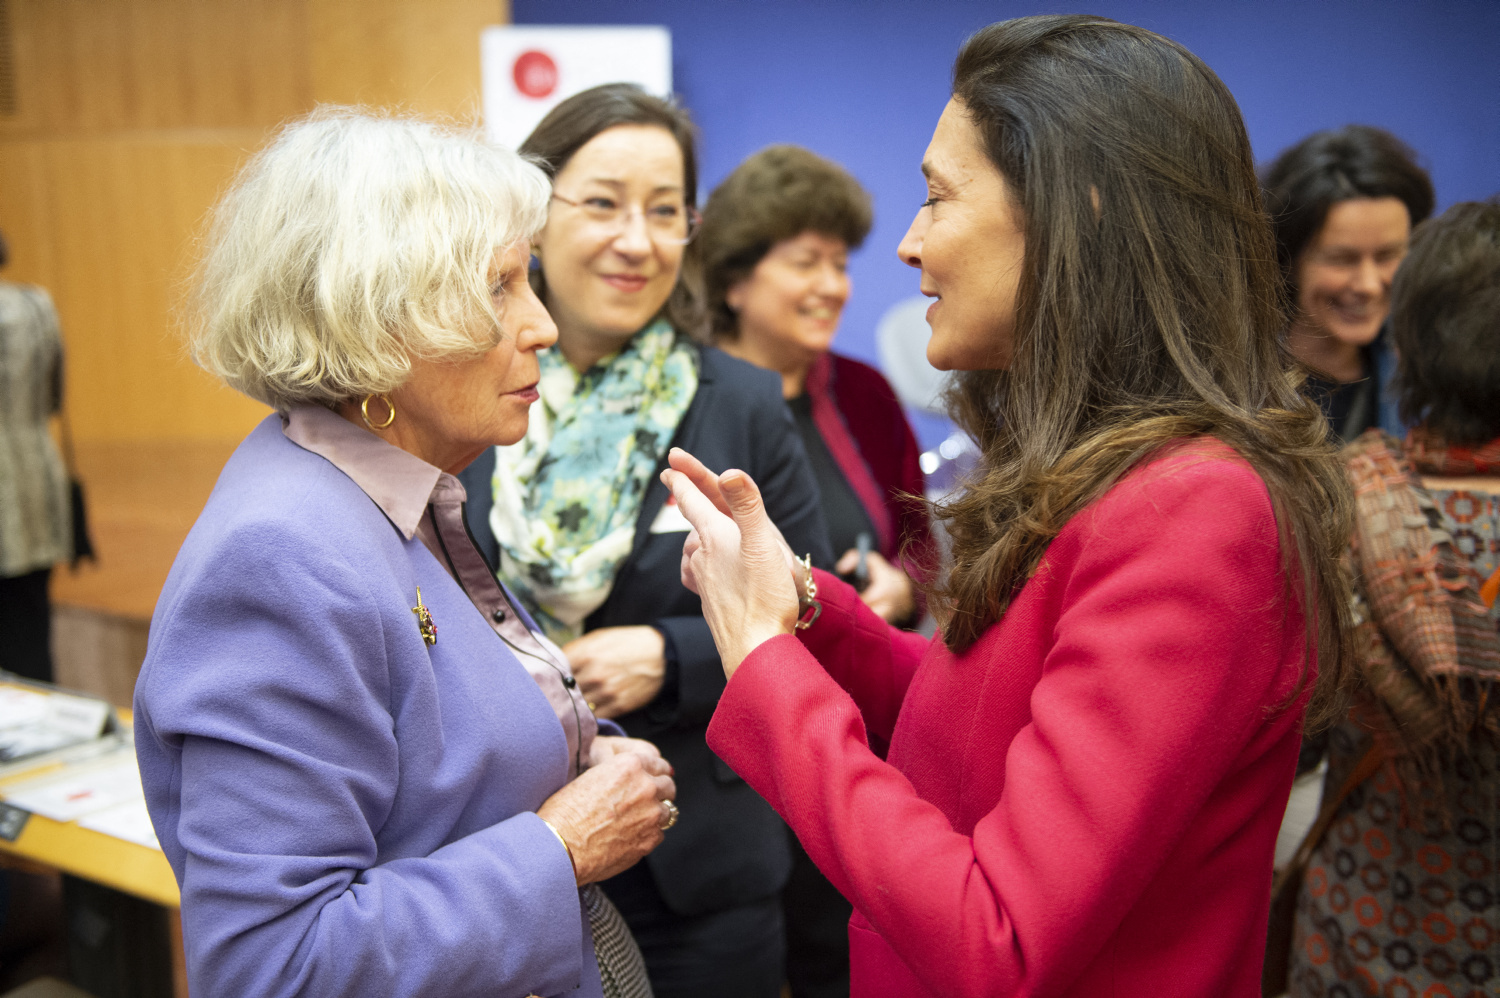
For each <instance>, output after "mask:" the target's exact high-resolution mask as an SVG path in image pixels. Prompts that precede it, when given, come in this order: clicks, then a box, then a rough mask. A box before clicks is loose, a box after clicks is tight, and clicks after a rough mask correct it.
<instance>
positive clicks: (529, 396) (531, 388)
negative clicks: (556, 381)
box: [506, 384, 542, 405]
mask: <svg viewBox="0 0 1500 998" xmlns="http://www.w3.org/2000/svg"><path fill="white" fill-rule="evenodd" d="M506 395H508V396H509V397H510V398H513V399H517V400H518V401H521V402H525V403H526V404H527V405H530V404H531V403H533V402H535V401H536V400H537V399H539V398H541V397H542V393H541V392H539V391H537V390H536V385H535V384H530V385H527V386H526V387H525V388H517V389H516V390H515V391H513V392H506Z"/></svg>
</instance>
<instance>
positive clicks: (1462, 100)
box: [511, 0, 1500, 442]
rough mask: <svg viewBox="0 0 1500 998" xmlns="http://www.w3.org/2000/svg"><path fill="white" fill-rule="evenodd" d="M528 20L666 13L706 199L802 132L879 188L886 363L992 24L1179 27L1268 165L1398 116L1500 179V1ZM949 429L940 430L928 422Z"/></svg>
mask: <svg viewBox="0 0 1500 998" xmlns="http://www.w3.org/2000/svg"><path fill="white" fill-rule="evenodd" d="M511 9H512V16H513V18H514V21H515V23H516V24H664V25H666V26H667V27H669V28H670V29H671V30H672V49H673V63H674V66H673V72H674V81H675V86H676V89H677V91H678V93H679V94H680V95H681V96H682V99H683V101H684V102H685V103H686V104H687V106H688V107H689V108H691V110H692V112H693V114H694V116H695V118H696V119H697V121H698V123H699V125H700V127H701V129H702V135H703V145H702V161H703V166H702V171H701V172H702V182H703V183H704V185H705V186H704V189H703V191H702V192H701V193H700V197H702V196H705V195H706V194H707V191H708V190H709V189H711V188H712V186H713V185H714V184H716V183H718V182H719V181H720V180H722V179H723V178H724V177H725V176H726V175H727V174H728V173H729V171H730V170H732V169H734V167H735V165H736V164H737V163H738V162H739V161H740V160H741V159H743V158H744V157H745V156H747V155H749V154H750V153H752V152H754V151H755V150H757V149H759V148H761V147H763V146H766V145H769V144H771V143H773V142H796V143H800V144H801V145H805V146H807V147H809V148H811V149H813V150H815V151H816V152H819V153H821V154H823V155H825V156H828V157H830V158H832V159H835V160H838V161H839V162H841V163H843V164H844V165H845V166H847V167H848V168H849V169H850V170H852V171H853V172H854V174H855V175H856V176H858V177H859V178H860V180H861V181H862V182H863V183H864V184H865V185H866V186H867V187H868V188H869V189H870V192H871V193H872V195H873V196H874V198H875V211H876V220H875V228H874V231H873V232H872V233H871V234H870V238H869V241H868V242H866V244H865V247H864V249H863V250H862V251H861V252H859V253H858V254H857V255H856V256H855V258H854V261H853V264H852V267H851V274H852V276H853V279H854V296H853V298H852V299H851V300H850V303H849V307H848V310H847V312H846V313H845V320H844V325H843V329H842V330H841V332H840V334H839V340H838V347H839V349H840V350H841V351H843V352H846V353H851V354H854V355H856V356H860V357H864V358H867V359H871V360H873V359H874V358H875V341H874V328H875V324H876V322H877V320H878V319H879V317H880V315H881V314H882V313H883V312H884V311H885V310H886V308H888V307H889V306H890V305H891V304H893V303H895V302H896V301H899V300H900V299H902V298H906V297H909V296H911V295H914V294H916V291H917V277H916V274H915V272H914V271H911V270H909V269H908V268H906V267H904V266H902V265H901V264H900V263H899V262H898V261H897V260H896V257H895V248H896V243H897V242H898V241H899V240H900V238H901V235H902V233H903V232H904V231H905V230H906V226H907V224H908V223H909V222H910V220H911V216H912V214H913V213H914V212H915V210H916V207H917V204H918V203H919V202H920V201H921V200H922V198H923V196H924V195H923V188H922V182H921V177H920V175H919V174H918V172H917V167H918V164H919V163H920V161H921V157H922V150H923V149H924V148H925V147H926V144H927V140H928V139H929V138H930V136H931V134H932V127H933V125H934V123H935V122H936V121H937V116H938V113H939V112H940V111H941V110H942V107H943V104H944V103H945V101H946V100H947V97H948V74H949V70H950V67H951V65H952V62H953V57H954V55H955V54H956V53H957V51H958V47H959V45H960V43H961V42H962V41H963V39H964V38H965V37H966V36H967V35H968V34H969V33H970V32H972V31H974V30H975V29H977V28H980V27H982V26H984V25H986V24H989V23H990V22H992V21H997V20H1002V19H1004V18H1007V17H1015V16H1019V15H1022V14H1033V13H1047V12H1064V11H1076V10H1080V9H1081V10H1085V11H1087V12H1089V13H1096V14H1101V15H1104V16H1107V17H1113V18H1117V19H1119V20H1122V21H1129V22H1131V23H1134V24H1139V25H1142V26H1144V27H1147V28H1150V29H1152V30H1154V31H1159V32H1161V33H1162V34H1164V35H1168V36H1169V37H1172V38H1174V39H1176V40H1178V41H1180V42H1182V43H1183V44H1184V45H1186V46H1187V47H1188V48H1190V49H1192V50H1193V51H1194V52H1196V53H1197V54H1198V55H1199V56H1201V57H1202V58H1203V59H1204V61H1205V62H1207V63H1208V64H1209V65H1210V66H1212V67H1213V68H1214V70H1215V71H1216V72H1218V74H1219V75H1220V76H1221V77H1222V78H1223V79H1224V81H1225V83H1227V84H1228V85H1229V88H1230V89H1231V90H1232V91H1234V93H1235V96H1236V97H1237V98H1238V99H1239V102H1240V107H1241V109H1242V110H1243V112H1244V115H1245V121H1246V124H1247V125H1248V127H1249V130H1250V138H1251V140H1252V141H1253V142H1254V144H1255V150H1256V154H1257V156H1258V157H1260V158H1262V159H1267V158H1270V157H1273V156H1274V155H1275V154H1276V153H1277V152H1279V151H1280V150H1281V149H1284V148H1286V147H1287V146H1288V145H1291V144H1292V143H1293V142H1295V141H1296V140H1297V139H1299V138H1301V137H1302V136H1303V135H1305V134H1307V133H1308V132H1312V131H1316V130H1318V129H1321V128H1331V127H1336V126H1338V125H1343V124H1347V123H1349V122H1363V123H1366V124H1372V125H1379V126H1381V127H1383V128H1387V129H1389V130H1391V131H1392V132H1394V133H1396V134H1397V135H1399V136H1401V137H1402V138H1403V139H1405V140H1406V141H1407V142H1408V143H1410V144H1411V145H1412V146H1414V147H1415V148H1416V149H1417V150H1418V152H1419V153H1420V154H1421V155H1422V157H1423V158H1424V160H1425V161H1426V165H1427V166H1428V167H1429V168H1430V169H1431V171H1432V175H1433V181H1434V183H1435V184H1436V186H1437V193H1438V203H1439V206H1440V208H1441V207H1442V206H1446V205H1448V204H1450V203H1452V202H1454V201H1463V200H1469V199H1474V198H1482V197H1486V196H1488V195H1490V194H1493V193H1495V192H1497V191H1500V0H1480V2H1456V0H1449V2H1421V3H1417V2H1414V0H1408V2H1404V3H1403V2H1391V0H1365V2H1357V3H1356V2H1345V0H1338V2H1330V0H1261V2H1256V3H1228V2H1204V0H1175V2H1148V0H1133V2H1132V0H1104V2H1095V3H1092V4H1087V5H1084V4H1080V5H1076V6H1075V5H1072V4H1066V5H1064V4H1057V3H1046V2H1043V3H1037V4H1032V5H1025V6H1023V5H1019V4H1014V3H1004V2H994V3H974V2H962V0H922V2H910V0H906V2H897V0H835V2H826V0H825V2H818V0H801V2H796V0H753V2H751V0H512V4H511ZM923 429H924V430H927V431H928V432H924V433H923V434H922V435H923V436H924V437H928V438H929V442H930V435H931V432H933V431H934V430H935V427H923Z"/></svg>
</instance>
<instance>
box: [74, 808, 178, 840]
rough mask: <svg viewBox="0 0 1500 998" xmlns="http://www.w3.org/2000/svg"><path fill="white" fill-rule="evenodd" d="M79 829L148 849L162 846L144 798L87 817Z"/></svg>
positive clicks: (80, 823) (81, 822)
mask: <svg viewBox="0 0 1500 998" xmlns="http://www.w3.org/2000/svg"><path fill="white" fill-rule="evenodd" d="M78 827H80V828H89V829H93V830H94V831H96V832H103V833H104V834H105V835H112V836H114V837H115V838H117V839H124V840H125V841H126V842H134V843H135V844H136V845H142V846H145V847H146V848H148V849H160V848H161V844H160V843H159V842H157V841H156V830H155V829H154V828H152V827H151V815H150V814H148V813H147V812H146V801H145V799H144V798H141V799H139V800H132V801H126V802H125V803H124V804H116V805H115V806H114V807H107V808H105V809H104V810H102V811H95V812H94V813H93V814H89V815H85V816H84V817H83V818H82V819H81V820H80V821H79V822H78Z"/></svg>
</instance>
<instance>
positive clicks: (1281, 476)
mask: <svg viewBox="0 0 1500 998" xmlns="http://www.w3.org/2000/svg"><path fill="white" fill-rule="evenodd" d="M922 172H923V174H924V175H925V177H926V180H927V192H928V199H927V201H926V202H925V203H924V204H923V205H922V206H921V208H920V209H919V210H918V212H917V216H916V218H915V219H914V220H913V222H912V225H911V228H910V229H909V230H908V232H907V234H906V237H905V238H904V239H903V240H902V243H901V246H900V248H899V249H898V253H899V254H900V256H901V258H902V259H903V260H904V261H905V262H907V263H908V264H910V265H911V266H913V267H917V268H920V270H921V275H922V279H921V289H922V292H923V293H924V294H925V295H927V296H929V297H933V298H936V299H937V300H936V302H935V303H934V305H933V307H932V309H931V310H929V312H928V321H929V323H930V324H931V326H932V338H931V340H930V341H929V342H928V346H927V357H928V359H929V360H930V361H931V362H932V364H933V366H935V367H937V368H939V369H943V370H953V371H960V372H963V373H961V374H959V375H958V384H957V386H956V388H955V392H954V394H953V399H954V404H953V406H952V411H953V414H954V416H955V417H956V418H957V420H958V422H959V425H961V426H962V427H964V428H965V429H966V430H967V431H969V432H970V433H971V434H972V435H973V436H974V439H975V441H976V443H977V444H978V445H979V447H980V451H981V454H982V462H981V464H980V466H979V468H978V469H977V471H976V472H975V474H974V477H973V478H972V479H971V481H970V482H969V483H968V488H967V489H966V490H965V491H963V492H962V493H960V494H958V495H956V496H955V497H953V498H952V499H950V500H948V501H946V502H945V503H944V504H943V505H942V506H940V507H939V508H938V515H939V516H940V517H941V518H942V520H943V521H944V522H945V524H946V526H947V528H948V533H949V536H950V537H951V538H952V543H953V547H952V553H953V561H952V565H951V567H950V568H949V570H948V571H947V573H946V574H945V575H944V576H943V578H942V579H941V582H940V584H939V585H938V586H937V588H936V590H935V597H934V599H933V605H934V607H935V610H936V612H937V613H938V615H939V617H940V619H941V624H942V634H941V637H940V638H938V639H935V640H932V641H928V640H926V639H923V638H922V637H920V636H917V635H913V634H909V633H907V632H904V631H901V630H898V629H896V628H893V627H891V626H890V625H889V624H887V623H886V622H885V621H883V620H881V619H880V618H879V617H877V616H876V615H875V614H873V613H871V612H870V610H869V608H867V607H866V606H865V605H864V604H863V603H862V602H860V600H859V598H858V595H857V594H856V593H855V592H854V590H853V589H852V588H851V587H850V586H848V585H846V584H845V583H843V582H841V581H839V580H838V579H837V578H836V577H834V576H832V575H829V574H827V573H822V572H816V571H810V570H807V569H805V568H804V567H803V566H802V565H797V566H796V568H795V570H794V571H792V572H790V573H789V572H788V567H789V566H788V562H789V560H790V552H788V551H787V550H786V549H785V545H784V544H781V543H780V542H779V541H778V539H777V538H776V536H775V530H774V527H772V526H771V525H770V524H769V523H768V522H767V521H766V519H765V517H764V515H763V513H762V512H761V510H760V506H759V503H758V501H757V498H756V490H755V487H754V484H753V481H752V479H751V477H750V476H747V475H745V474H743V473H741V472H738V471H733V472H726V473H723V474H720V475H714V474H712V473H709V472H707V471H706V470H704V469H703V468H702V467H701V465H698V464H697V463H696V462H694V461H693V460H692V458H691V457H690V456H689V455H687V454H684V453H681V452H678V451H674V452H673V453H672V464H673V470H672V471H669V472H667V473H666V477H667V478H668V479H669V480H670V481H671V483H672V487H673V492H674V494H675V495H676V496H677V498H678V502H679V503H680V504H681V505H682V509H683V513H684V515H686V516H687V517H688V519H689V521H690V522H692V523H693V524H694V527H695V530H696V536H695V537H694V538H693V539H691V540H690V541H689V543H688V545H687V547H686V552H687V557H686V559H685V562H684V566H683V569H684V575H685V576H686V577H687V578H689V579H690V580H691V581H692V582H693V584H694V585H695V586H696V587H697V589H698V591H699V592H700V593H701V594H702V596H703V607H704V613H705V615H706V617H707V618H708V620H709V623H710V625H711V626H712V628H713V633H714V638H715V640H716V641H718V642H719V648H720V650H721V652H722V653H723V658H724V664H725V668H726V670H728V671H729V672H730V673H732V675H731V678H730V681H729V684H728V687H727V688H726V689H725V691H724V696H723V698H722V699H721V701H720V703H719V708H718V710H717V712H716V713H715V715H714V720H713V723H712V725H711V726H710V728H709V744H710V745H711V746H712V747H713V749H714V751H716V752H718V753H719V754H720V755H722V756H723V758H724V759H725V760H726V761H728V762H729V764H730V765H732V766H734V767H735V769H736V771H737V772H739V773H741V774H742V775H743V776H744V777H745V778H746V780H748V781H749V782H750V784H751V785H752V786H754V787H755V788H756V789H758V790H760V791H761V792H762V793H763V794H765V796H766V798H767V799H768V800H769V801H771V802H772V804H773V805H775V807H776V808H777V810H778V811H779V812H780V813H781V814H782V815H783V816H784V817H785V818H786V819H787V823H788V824H790V825H791V827H792V829H793V830H794V831H795V832H796V833H797V836H798V838H800V839H801V841H802V843H803V845H804V846H806V848H807V851H808V854H809V855H811V856H812V857H813V859H814V860H815V861H816V862H817V864H818V868H819V869H821V870H822V871H823V872H824V873H825V874H827V875H828V878H829V879H830V880H831V881H832V882H833V883H834V885H835V886H837V887H838V888H839V890H840V891H841V892H842V893H843V894H844V895H845V896H846V897H848V898H849V899H850V901H852V902H853V904H854V908H855V914H854V917H853V919H852V921H851V922H850V932H849V935H850V964H851V967H850V977H851V992H852V993H853V994H855V995H858V996H862V998H863V996H871V995H882V996H884V995H889V996H892V998H895V996H902V998H906V996H912V995H941V996H943V998H968V996H974V998H978V996H990V995H1013V996H1048V998H1096V996H1099V995H1114V996H1117V998H1120V996H1141V998H1146V996H1150V998H1158V996H1160V995H1162V994H1171V995H1176V996H1193V998H1251V996H1254V995H1258V994H1259V993H1260V980H1261V963H1262V956H1263V952H1264V948H1265V944H1264V938H1265V929H1266V924H1267V918H1268V914H1269V906H1270V890H1269V888H1270V880H1271V876H1270V875H1271V858H1272V853H1273V849H1274V844H1275V839H1276V832H1277V828H1278V825H1279V824H1280V818H1281V811H1282V809H1283V807H1284V806H1285V804H1286V799H1287V793H1288V790H1289V789H1290V787H1291V782H1292V773H1293V766H1294V764H1295V762H1296V757H1297V749H1298V744H1299V742H1300V735H1301V731H1302V725H1303V709H1302V708H1303V704H1304V703H1307V702H1308V701H1309V700H1310V706H1309V707H1308V713H1309V714H1310V715H1311V717H1312V718H1313V719H1314V720H1315V721H1316V720H1318V719H1324V718H1327V717H1328V715H1330V714H1332V713H1333V706H1334V704H1336V702H1337V698H1336V695H1335V694H1336V691H1337V689H1338V687H1339V684H1340V682H1341V680H1342V678H1343V674H1344V663H1345V660H1346V656H1347V650H1346V649H1347V648H1348V642H1347V639H1346V632H1345V625H1347V621H1348V615H1349V610H1348V588H1347V585H1346V584H1345V583H1344V582H1343V580H1342V578H1341V576H1340V574H1339V564H1338V558H1339V555H1340V553H1341V552H1342V550H1343V546H1344V543H1345V540H1346V538H1347V536H1348V529H1349V524H1350V520H1349V515H1348V514H1349V506H1350V500H1349V495H1348V484H1347V482H1345V480H1344V478H1343V476H1342V475H1341V474H1340V472H1339V466H1338V463H1337V461H1336V459H1335V457H1334V453H1333V450H1332V448H1331V446H1330V445H1329V444H1328V442H1327V441H1326V439H1325V436H1326V424H1325V422H1324V420H1323V418H1322V417H1321V415H1320V414H1319V412H1318V410H1317V407H1316V406H1315V405H1313V403H1312V402H1311V401H1309V400H1307V399H1305V398H1301V397H1299V396H1298V394H1297V392H1296V389H1295V387H1294V381H1293V379H1292V378H1291V377H1290V373H1289V372H1288V371H1287V370H1286V368H1285V366H1284V365H1283V360H1282V358H1283V354H1282V350H1281V346H1280V343H1279V342H1278V340H1279V335H1280V332H1281V330H1282V328H1283V317H1282V315H1281V313H1280V310H1279V309H1278V307H1277V304H1278V289H1279V278H1278V275H1277V273H1276V257H1275V249H1274V246H1273V244H1272V241H1271V233H1270V231H1269V229H1268V227H1267V226H1266V224H1265V218H1264V214H1263V211H1262V206H1261V201H1260V191H1259V185H1258V184H1257V182H1256V177H1255V169H1254V163H1253V161H1252V159H1251V152H1250V141H1249V138H1248V136H1247V135H1246V134H1245V129H1244V124H1243V122H1242V120H1241V118H1240V115H1239V109H1238V108H1237V107H1236V106H1235V102H1234V98H1233V97H1232V96H1231V95H1230V93H1229V91H1228V89H1227V88H1226V87H1225V86H1224V84H1223V83H1222V81H1220V80H1219V78H1218V77H1217V76H1215V75H1214V73H1213V72H1212V70H1210V69H1209V68H1208V67H1207V66H1205V65H1204V64H1203V63H1202V61H1201V60H1199V59H1198V58H1197V57H1195V56H1194V55H1193V54H1192V53H1190V52H1188V51H1187V50H1186V49H1184V48H1182V47H1181V46H1180V45H1178V44H1176V43H1174V42H1171V41H1169V40H1167V39H1165V38H1162V37H1161V36H1159V35H1155V34H1152V33H1151V32H1148V31H1145V30H1142V29H1140V28H1136V27H1131V26H1129V25H1124V24H1120V23H1118V22H1114V21H1109V20H1105V19H1103V18H1095V17H1084V16H1046V17H1025V18H1019V19H1017V20H1014V21H1006V22H1003V23H1000V24H994V25H991V26H989V27H988V28H985V29H983V30H981V31H979V32H978V33H976V34H975V35H974V36H973V37H971V38H970V39H969V40H968V41H967V42H965V44H964V47H963V49H962V51H961V52H960V53H959V56H958V59H957V62H956V64H955V66H954V71H953V98H952V100H950V101H949V103H948V105H947V107H946V108H945V109H944V110H943V113H942V115H941V117H940V118H939V119H938V123H937V127H936V129H935V130H934V132H933V137H932V142H931V143H930V144H929V145H928V147H927V153H926V156H925V158H924V160H923V162H922ZM726 512H727V514H728V515H726ZM809 582H812V583H815V587H814V585H809ZM814 588H815V591H814ZM799 597H800V598H799ZM799 638H800V640H799ZM1314 656H1316V659H1314ZM1315 675H1316V678H1315ZM877 736H878V737H879V738H881V739H887V740H888V742H889V746H890V749H889V752H888V753H887V754H886V756H885V758H884V759H882V758H881V757H880V755H879V754H878V753H877V752H876V751H874V750H873V747H872V744H871V739H872V738H873V737H877Z"/></svg>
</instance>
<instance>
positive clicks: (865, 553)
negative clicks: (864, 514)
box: [854, 530, 870, 592]
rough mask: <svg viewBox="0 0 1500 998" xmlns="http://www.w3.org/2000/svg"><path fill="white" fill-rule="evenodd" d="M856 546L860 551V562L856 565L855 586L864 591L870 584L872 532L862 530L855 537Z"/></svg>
mask: <svg viewBox="0 0 1500 998" xmlns="http://www.w3.org/2000/svg"><path fill="white" fill-rule="evenodd" d="M854 547H855V549H856V550H857V551H859V563H858V564H857V565H855V566H854V588H855V589H857V590H859V591H860V592H864V591H865V589H866V588H867V587H868V586H869V585H870V533H869V531H866V530H861V531H860V532H859V536H858V537H856V538H854Z"/></svg>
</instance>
